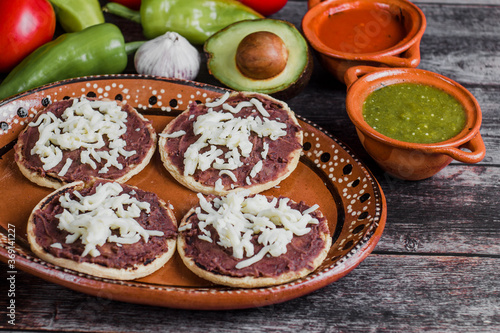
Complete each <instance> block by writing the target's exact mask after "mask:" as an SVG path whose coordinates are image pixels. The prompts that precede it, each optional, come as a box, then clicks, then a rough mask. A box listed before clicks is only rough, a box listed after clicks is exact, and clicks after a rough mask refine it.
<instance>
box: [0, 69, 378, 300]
mask: <svg viewBox="0 0 500 333" xmlns="http://www.w3.org/2000/svg"><path fill="white" fill-rule="evenodd" d="M224 92H225V90H224V89H222V88H218V87H214V86H209V85H204V84H200V83H195V82H190V81H180V80H169V79H162V78H156V77H149V76H142V75H106V76H96V77H85V78H78V79H72V80H66V81H63V82H58V83H55V84H51V85H47V86H44V87H42V88H38V89H35V90H33V91H30V92H28V93H24V94H21V95H19V96H16V97H14V98H11V99H8V100H5V101H3V102H1V103H0V157H1V159H0V175H1V176H0V178H1V185H0V198H2V199H1V201H0V226H1V228H0V229H2V230H1V232H0V259H1V260H2V261H4V262H6V263H8V264H14V262H15V267H10V269H13V270H14V269H21V270H24V271H26V272H28V273H31V274H33V275H36V276H38V277H41V278H43V279H45V280H48V281H51V282H54V283H58V284H60V285H63V286H66V287H68V288H71V289H74V290H77V291H80V292H84V293H88V294H91V295H96V296H100V297H106V298H110V299H114V300H120V301H126V302H133V303H143V304H150V305H158V306H166V307H172V308H183V309H207V310H209V309H210V310H214V309H237V308H249V307H257V306H264V305H269V304H274V303H279V302H283V301H286V300H290V299H293V298H296V297H299V296H302V295H305V294H307V293H310V292H312V291H314V290H317V289H319V288H322V287H324V286H326V285H328V284H329V283H331V282H333V281H336V280H338V279H339V278H341V277H342V276H344V275H346V274H347V273H349V272H350V271H351V270H352V269H354V268H355V267H356V266H357V265H358V264H359V263H360V262H361V261H362V260H363V259H364V258H366V257H367V256H368V254H369V253H370V252H371V251H372V250H373V248H374V247H375V245H376V244H377V242H378V240H379V238H380V236H381V235H382V231H383V228H384V225H385V220H386V215H387V210H386V202H385V197H384V194H383V193H382V190H381V188H380V186H379V185H378V183H377V181H376V180H375V179H374V177H373V176H372V174H371V173H370V171H369V170H368V169H367V168H366V167H365V166H364V165H363V164H362V163H361V161H360V160H359V159H358V158H357V157H356V156H354V155H353V154H352V152H350V151H349V149H348V148H347V147H346V146H345V145H343V144H342V143H341V142H339V141H337V140H336V139H335V138H333V137H332V136H331V135H329V134H327V133H325V132H324V131H322V130H321V129H320V128H318V127H317V126H315V125H313V124H311V123H310V122H308V121H307V120H305V119H302V118H300V117H299V118H300V123H301V126H302V127H303V129H304V149H303V154H302V157H301V162H300V163H299V166H298V167H297V169H296V170H295V171H294V172H293V173H292V175H291V176H290V177H289V178H287V179H286V180H284V181H283V182H282V183H281V184H280V185H279V186H277V187H275V188H272V189H271V190H268V191H266V192H264V194H266V195H275V196H279V195H284V196H287V197H290V198H291V199H293V200H295V201H301V200H303V201H305V202H306V203H307V204H310V205H313V204H316V203H317V204H319V205H320V207H321V210H322V211H323V213H324V214H325V215H326V217H327V218H328V220H329V222H330V229H331V231H332V234H333V246H332V248H331V250H330V252H329V255H328V257H327V259H326V260H325V261H324V263H323V264H322V265H321V267H320V268H319V269H318V270H316V271H315V272H314V273H312V274H310V275H309V276H307V277H306V278H304V279H300V280H297V281H294V282H291V283H287V284H284V285H280V286H275V287H269V288H258V289H232V288H228V287H221V286H216V285H213V284H211V283H209V282H207V281H205V280H202V279H200V278H198V277H196V276H195V275H194V274H192V273H191V272H190V271H188V270H187V268H186V267H185V266H184V265H183V264H182V260H181V259H180V258H179V257H177V256H174V258H173V259H172V260H171V261H170V262H169V263H167V264H166V265H165V266H164V267H163V268H162V269H160V270H159V271H157V272H156V273H154V274H152V275H150V276H148V277H145V278H142V279H139V280H134V281H128V282H123V281H114V280H107V279H101V278H95V277H92V276H88V275H85V274H80V273H77V272H74V271H70V270H67V269H64V268H61V267H57V266H54V265H52V264H49V263H46V262H44V261H42V260H40V259H38V258H36V257H35V256H34V255H33V254H32V252H31V251H30V248H29V245H28V243H27V241H26V221H27V219H28V216H29V214H30V212H31V210H32V209H33V207H34V206H35V205H36V204H37V203H38V202H39V201H40V200H41V199H42V198H43V197H44V196H45V195H47V194H48V193H50V192H51V190H50V189H46V188H41V187H39V186H36V185H34V184H32V183H30V182H29V181H28V180H27V179H25V178H24V177H23V176H22V174H21V173H20V171H19V170H18V168H17V165H16V164H15V162H14V159H13V149H12V147H13V145H14V143H15V140H16V137H17V135H18V134H19V132H20V131H21V130H22V128H23V127H24V126H25V125H26V124H27V123H28V122H29V121H30V119H31V118H32V117H33V116H34V115H35V114H36V112H37V111H38V110H40V109H41V108H42V107H43V105H47V104H48V103H51V102H55V101H58V100H62V99H64V98H68V97H80V96H81V95H86V96H97V97H106V98H111V99H120V100H124V101H127V103H129V104H131V105H132V106H134V107H136V108H137V109H138V110H139V111H140V112H142V113H143V114H145V115H146V116H147V117H148V118H149V119H151V120H152V121H153V123H154V126H155V129H156V130H157V131H158V132H160V131H161V130H162V129H163V128H164V127H165V126H166V124H167V123H168V122H169V121H171V120H172V119H173V118H174V117H175V116H176V115H177V114H179V113H180V111H181V110H184V109H185V108H186V107H187V106H188V104H189V103H192V102H198V103H200V102H206V101H207V100H208V99H213V98H215V97H217V96H220V95H221V94H222V93H224ZM295 111H296V112H297V113H298V114H300V110H295ZM128 183H130V184H132V185H135V186H138V187H140V188H142V189H144V190H149V191H152V192H155V193H157V194H158V195H159V196H160V197H161V198H163V199H164V200H165V201H166V202H168V203H170V204H172V205H173V207H174V211H175V214H176V217H177V218H178V219H179V220H180V219H181V217H182V216H183V215H184V214H185V213H186V212H187V211H188V210H189V208H190V207H191V206H192V205H194V204H195V203H197V198H196V193H194V192H192V191H190V190H188V189H186V188H183V187H182V186H181V185H179V184H178V183H177V182H176V181H175V180H174V179H173V178H172V177H171V176H170V175H169V173H168V172H167V171H166V170H165V169H164V168H163V166H162V163H161V160H160V157H159V154H158V153H156V155H155V156H154V157H153V159H152V161H151V163H150V164H149V165H148V166H147V167H146V168H145V169H144V170H143V171H142V172H141V173H140V174H139V175H137V176H135V177H133V178H132V179H131V180H130V181H129V182H128ZM14 234H15V238H14Z"/></svg>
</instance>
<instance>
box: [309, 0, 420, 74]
mask: <svg viewBox="0 0 500 333" xmlns="http://www.w3.org/2000/svg"><path fill="white" fill-rule="evenodd" d="M308 6H309V11H308V12H307V13H306V14H305V15H304V18H303V20H302V30H303V32H304V35H305V37H306V39H307V40H308V41H309V43H310V44H311V46H312V48H313V49H314V50H315V51H316V53H317V55H318V58H319V60H320V62H321V64H322V65H323V66H324V67H325V68H326V69H327V70H328V71H329V72H330V73H331V74H333V75H334V76H335V77H336V78H337V79H338V80H339V81H341V82H344V74H345V72H346V70H347V69H348V68H350V67H354V66H361V65H368V66H376V67H409V68H413V67H417V66H418V64H419V63H420V40H421V39H422V35H423V34H424V31H425V27H426V19H425V16H424V14H423V12H422V11H421V10H420V8H418V7H417V6H416V5H414V4H413V3H411V2H409V1H406V0H375V1H369V0H362V1H352V0H327V1H321V0H309V2H308ZM351 10H357V12H356V13H357V14H354V13H351V14H354V15H358V13H359V10H361V11H362V10H364V11H365V13H367V14H366V15H367V16H366V22H364V23H363V24H362V25H358V26H357V27H355V28H354V32H353V31H352V29H351V28H352V27H351V28H349V29H348V28H339V29H343V30H337V31H334V34H335V35H338V34H344V35H346V34H349V33H351V34H353V33H354V34H355V35H354V39H353V40H352V43H354V45H356V44H357V45H360V44H364V45H370V44H371V46H370V47H369V48H365V50H368V51H369V52H367V53H359V52H362V49H360V50H358V51H359V52H356V53H354V51H353V49H352V48H351V47H345V44H344V45H343V46H342V47H339V48H335V49H334V48H332V47H330V46H328V45H327V44H326V43H327V42H326V41H325V38H324V37H321V38H320V35H321V34H320V31H324V28H323V29H322V25H323V24H325V22H326V21H327V19H329V18H330V17H333V15H335V14H339V13H341V14H342V13H346V14H349V11H351ZM377 10H379V11H380V13H379V14H376V12H377ZM389 18H392V19H391V20H396V21H397V22H396V23H398V22H399V25H400V27H401V28H400V29H402V31H401V32H400V34H399V35H400V37H401V38H400V39H397V40H395V41H393V43H391V45H390V46H388V47H387V48H385V49H382V50H374V48H376V47H377V46H378V45H380V44H381V43H380V40H379V39H378V38H380V36H381V34H382V33H387V34H389V32H388V31H387V29H389V28H390V27H391V24H390V23H389V22H390V20H389ZM346 23H349V22H346ZM346 25H348V24H345V25H342V27H344V26H346ZM356 34H357V35H356ZM349 43H350V42H349ZM363 47H364V46H363ZM339 49H342V50H344V51H341V50H339Z"/></svg>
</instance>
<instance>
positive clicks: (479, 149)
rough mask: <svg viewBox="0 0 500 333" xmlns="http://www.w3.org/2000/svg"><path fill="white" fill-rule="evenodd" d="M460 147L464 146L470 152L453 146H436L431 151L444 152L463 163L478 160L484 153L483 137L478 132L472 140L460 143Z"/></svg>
mask: <svg viewBox="0 0 500 333" xmlns="http://www.w3.org/2000/svg"><path fill="white" fill-rule="evenodd" d="M460 148H466V149H468V150H470V152H467V151H463V150H460V149H459V148H453V147H444V148H436V149H432V150H431V152H433V153H441V154H446V155H448V156H450V157H452V158H453V159H455V160H457V161H460V162H463V163H477V162H480V161H481V160H482V159H483V158H484V156H485V155H486V147H485V146H484V142H483V138H482V137H481V134H480V133H479V132H478V133H477V134H476V136H474V137H473V138H472V140H470V141H468V142H466V143H465V144H463V145H461V146H460Z"/></svg>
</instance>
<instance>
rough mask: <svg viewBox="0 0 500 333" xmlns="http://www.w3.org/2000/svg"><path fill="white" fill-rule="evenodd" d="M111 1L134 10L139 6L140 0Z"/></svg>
mask: <svg viewBox="0 0 500 333" xmlns="http://www.w3.org/2000/svg"><path fill="white" fill-rule="evenodd" d="M111 2H116V3H119V4H121V5H124V6H126V7H128V8H130V9H134V10H139V8H141V0H111Z"/></svg>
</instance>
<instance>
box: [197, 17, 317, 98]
mask: <svg viewBox="0 0 500 333" xmlns="http://www.w3.org/2000/svg"><path fill="white" fill-rule="evenodd" d="M258 31H269V32H272V33H274V34H276V35H278V36H279V37H280V38H281V39H282V40H283V42H284V44H285V46H286V48H287V50H288V60H287V63H286V66H285V68H284V69H283V71H282V72H281V73H279V74H277V75H276V76H273V77H271V78H268V79H252V78H249V77H247V76H245V75H243V74H242V73H241V71H240V70H239V68H238V66H237V64H236V50H237V48H238V45H239V44H240V42H241V41H242V40H243V38H245V37H246V36H248V35H249V34H251V33H254V32H258ZM204 51H205V53H206V54H207V58H208V60H207V66H208V71H209V73H210V74H211V75H213V76H214V77H215V78H216V79H217V80H218V81H220V82H221V83H222V84H223V85H225V86H227V87H229V88H231V89H233V90H239V91H253V92H259V93H263V94H268V95H271V96H273V97H275V98H278V99H290V98H292V97H294V96H296V95H297V94H298V93H299V92H300V91H301V90H302V89H303V88H304V87H305V86H306V85H307V83H308V82H309V80H310V78H311V74H312V70H313V61H312V55H311V51H310V49H309V46H308V44H307V41H306V40H305V39H304V37H303V36H302V34H301V33H300V32H299V31H298V30H297V29H296V28H295V26H294V25H293V24H291V23H290V22H287V21H282V20H275V19H256V20H245V21H240V22H236V23H233V24H231V25H229V26H227V27H226V28H224V29H222V30H220V31H218V32H217V33H215V34H214V35H212V36H211V37H210V38H209V39H208V40H207V41H206V42H205V44H204Z"/></svg>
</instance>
